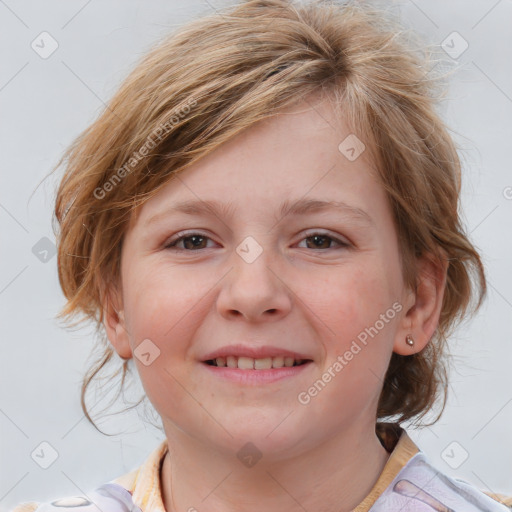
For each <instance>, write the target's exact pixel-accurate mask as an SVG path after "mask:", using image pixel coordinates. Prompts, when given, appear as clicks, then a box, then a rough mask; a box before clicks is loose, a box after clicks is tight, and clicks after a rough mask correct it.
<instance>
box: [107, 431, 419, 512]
mask: <svg viewBox="0 0 512 512" xmlns="http://www.w3.org/2000/svg"><path fill="white" fill-rule="evenodd" d="M376 432H377V435H378V437H379V439H380V441H381V443H382V445H383V446H384V448H386V450H387V451H388V452H390V456H389V459H388V460H387V462H386V464H385V466H384V469H383V471H382V473H381V475H380V476H379V478H378V480H377V482H376V483H375V485H374V486H373V487H372V489H371V491H370V493H369V494H368V495H367V496H366V498H364V500H363V501H362V502H361V503H360V504H359V505H358V506H357V507H356V508H355V509H354V510H353V512H368V511H369V510H370V508H371V507H372V505H373V504H374V503H375V501H377V499H378V498H379V496H380V495H381V494H382V493H383V492H384V490H385V489H386V488H387V487H388V486H389V484H390V483H391V482H392V481H393V479H394V478H395V476H396V475H397V474H398V473H399V472H400V470H401V469H402V468H403V467H404V466H405V465H406V464H407V462H408V461H409V460H410V459H411V458H412V457H413V456H414V455H415V454H416V453H418V452H419V451H420V450H419V448H418V447H417V446H416V444H414V442H413V441H412V440H411V438H410V437H409V436H408V435H407V432H406V431H405V430H404V429H403V428H401V427H400V426H399V425H398V424H395V423H378V424H377V429H376ZM167 450H168V446H167V440H164V441H162V442H161V443H160V445H158V447H157V448H155V450H153V452H151V454H150V455H149V457H148V458H147V459H146V461H145V462H144V463H143V464H142V466H140V467H139V468H138V469H135V470H133V471H132V472H130V473H128V474H126V475H123V476H121V477H119V478H116V479H115V480H113V482H114V483H118V484H120V485H122V486H123V487H124V488H125V489H127V490H128V491H129V492H130V493H131V494H132V500H133V502H134V504H135V505H137V506H138V507H139V508H140V509H141V510H143V511H151V512H166V510H165V507H164V504H163V500H162V489H161V485H160V474H161V467H162V463H163V460H164V457H165V455H166V453H167Z"/></svg>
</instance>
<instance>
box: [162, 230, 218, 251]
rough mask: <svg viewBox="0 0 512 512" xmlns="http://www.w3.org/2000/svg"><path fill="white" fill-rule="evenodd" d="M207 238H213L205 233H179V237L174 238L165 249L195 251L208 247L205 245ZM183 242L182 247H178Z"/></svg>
mask: <svg viewBox="0 0 512 512" xmlns="http://www.w3.org/2000/svg"><path fill="white" fill-rule="evenodd" d="M206 240H211V239H210V238H209V237H207V236H206V235H204V234H203V233H188V234H181V233H178V238H174V239H172V240H170V241H169V242H168V243H166V244H165V246H164V249H175V250H178V251H195V250H198V249H206V248H207V247H205V246H204V243H205V241H206ZM181 242H183V246H182V247H178V244H179V243H181Z"/></svg>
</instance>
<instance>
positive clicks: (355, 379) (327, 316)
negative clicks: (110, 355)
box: [110, 100, 409, 457]
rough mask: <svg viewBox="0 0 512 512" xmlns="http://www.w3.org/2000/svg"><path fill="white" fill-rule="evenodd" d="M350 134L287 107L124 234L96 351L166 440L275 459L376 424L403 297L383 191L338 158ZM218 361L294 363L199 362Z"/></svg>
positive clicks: (184, 178) (172, 186)
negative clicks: (134, 380)
mask: <svg viewBox="0 0 512 512" xmlns="http://www.w3.org/2000/svg"><path fill="white" fill-rule="evenodd" d="M312 105H313V106H314V108H312ZM349 134H350V130H349V129H348V128H347V127H346V126H344V124H343V122H342V121H341V120H339V119H335V118H334V117H333V115H332V107H331V106H330V104H329V103H328V102H327V101H326V100H322V101H317V102H316V103H315V102H313V103H311V102H309V103H301V104H299V105H297V106H296V107H294V108H293V109H289V110H287V111H286V112H284V113H282V114H280V115H278V116H277V117H273V118H272V119H269V120H265V121H263V122H261V123H259V124H258V125H255V126H253V127H251V128H250V129H248V130H247V131H245V132H244V133H242V134H240V135H238V136H237V137H236V138H234V139H232V140H231V141H230V142H228V143H226V144H225V145H223V146H221V147H220V148H218V149H217V150H216V151H215V152H213V153H211V154H209V155H208V156H207V157H205V158H203V159H202V160H201V161H199V162H197V163H196V164H194V165H193V166H191V167H190V168H188V169H186V170H185V171H184V172H183V173H182V174H180V175H179V176H178V178H176V179H174V180H173V181H171V182H169V183H168V184H167V185H166V186H165V187H164V188H163V189H161V190H160V191H159V192H158V194H157V195H156V196H154V197H152V198H151V199H150V200H149V201H147V202H146V203H145V204H144V206H143V207H142V208H141V210H140V212H139V215H138V217H137V219H136V221H135V222H134V223H132V225H131V227H130V229H129V231H128V232H127V234H126V237H125V240H124V245H123V251H122V261H121V280H122V292H120V296H119V309H120V310H121V311H122V315H121V320H120V323H119V325H118V326H117V327H116V334H115V335H112V336H110V338H111V341H113V343H114V344H115V347H116V350H117V351H118V352H119V354H121V355H123V356H124V357H130V356H131V355H133V356H134V357H135V364H136V365H137V369H138V372H139V374H140V378H141V381H142V384H143V386H144V388H145V391H146V393H147V395H148V398H149V399H150V401H151V402H152V403H153V405H154V407H155V408H156V410H157V411H158V413H159V414H160V416H161V417H162V421H163V425H164V428H165V431H166V434H167V436H168V438H169V437H170V436H180V435H181V436H183V435H187V436H189V437H191V438H194V439H196V440H198V441H200V442H201V443H205V444H207V445H209V446H210V447H211V446H215V448H216V449H219V450H225V451H226V452H228V451H229V452H230V453H233V451H235V452H236V451H237V450H238V449H239V448H240V446H243V445H244V444H245V443H246V442H248V441H252V442H253V443H254V444H256V446H258V447H259V449H260V450H262V451H267V452H268V453H273V454H274V456H275V457H279V456H281V454H284V453H288V454H292V453H300V452H301V451H302V450H307V449H311V448H312V447H314V446H315V445H318V444H320V443H321V442H323V441H324V440H325V439H326V438H330V437H333V436H336V435H340V433H342V432H344V431H347V429H350V428H357V425H358V424H362V423H370V424H372V425H373V424H374V422H375V413H376V408H377V400H378V397H379V393H380V390H381V387H382V383H383V378H384V374H385V372H386V369H387V366H388V363H389V359H390V357H391V354H392V351H393V348H394V346H396V343H397V339H398V338H399V337H400V338H402V337H404V332H405V331H404V330H403V323H404V315H405V311H406V309H407V308H406V303H407V302H408V301H409V292H408V291H407V289H406V288H405V286H404V282H403V279H402V272H401V267H400V260H399V252H398V242H397V236H396V231H395V228H394V224H393V220H392V214H391V210H390V207H389V205H388V202H387V199H386V196H385V193H384V190H383V188H382V186H381V184H380V183H379V182H378V180H377V178H376V176H375V175H374V174H373V173H372V169H371V165H370V164H369V163H368V162H367V161H366V159H365V157H366V154H365V153H364V152H363V153H362V154H361V156H359V158H357V159H355V160H354V161H351V160H349V159H348V158H347V157H346V156H345V155H344V154H343V153H342V152H341V151H340V150H339V149H338V146H339V145H340V143H341V142H342V141H343V140H344V139H345V138H346V137H347V136H348V135H349ZM349 154H350V153H349ZM350 156H352V155H351V154H350ZM306 201H308V203H307V202H306ZM313 201H315V202H317V203H314V202H313ZM183 202H188V203H189V207H188V209H187V208H184V209H182V210H180V209H179V208H177V207H178V205H179V204H180V203H183ZM320 202H333V203H334V202H336V203H337V206H333V205H330V206H329V205H328V206H325V207H323V208H320V207H313V206H315V205H316V206H318V205H319V204H320ZM207 203H208V204H209V205H210V206H212V205H215V209H214V210H197V209H196V210H197V211H196V210H194V208H193V207H192V206H191V205H196V206H199V207H205V205H206V204H207ZM308 204H309V208H308V207H307V206H308ZM294 205H296V206H297V205H298V207H297V208H293V206H294ZM283 208H284V210H283ZM226 347H227V348H226ZM221 349H225V352H223V353H222V354H223V356H224V359H225V362H226V364H228V363H229V361H231V365H233V361H235V363H236V361H238V360H237V359H233V358H234V357H236V356H240V357H242V356H245V357H247V356H248V355H251V354H252V355H253V356H254V358H256V359H258V360H263V361H260V362H259V363H257V364H258V365H259V366H261V367H264V368H265V367H268V366H269V365H275V366H276V367H277V366H280V365H282V364H283V362H284V359H280V358H279V356H280V355H283V356H285V355H287V356H288V357H291V356H290V354H292V355H295V359H304V360H305V362H304V363H303V364H301V365H300V366H293V367H285V368H284V369H283V368H281V369H279V368H270V369H239V368H231V367H224V368H223V367H214V366H211V365H210V364H208V363H206V362H205V361H206V360H208V359H211V357H212V353H213V352H215V351H217V350H221ZM244 349H245V350H246V352H244ZM229 354H231V355H232V356H233V357H232V358H231V359H230V360H228V357H227V356H228V355H229ZM272 356H273V357H272ZM269 357H270V359H269ZM288 361H289V360H288ZM219 363H220V364H221V365H222V364H223V363H224V361H223V360H222V359H221V360H220V361H219ZM239 364H240V366H244V365H245V364H247V365H252V364H253V360H252V359H247V358H244V359H241V360H240V362H239ZM288 364H290V363H289V362H288ZM319 381H321V384H319ZM315 383H316V387H315Z"/></svg>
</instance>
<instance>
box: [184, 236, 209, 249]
mask: <svg viewBox="0 0 512 512" xmlns="http://www.w3.org/2000/svg"><path fill="white" fill-rule="evenodd" d="M190 240H194V241H195V242H192V245H191V246H189V247H187V245H189V244H187V242H188V241H190ZM200 240H204V237H202V236H195V235H192V236H188V237H187V238H185V240H184V242H185V246H186V247H187V249H193V248H197V247H199V245H200V243H201V242H199V243H196V242H198V241H200Z"/></svg>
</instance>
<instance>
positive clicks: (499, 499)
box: [371, 451, 512, 512]
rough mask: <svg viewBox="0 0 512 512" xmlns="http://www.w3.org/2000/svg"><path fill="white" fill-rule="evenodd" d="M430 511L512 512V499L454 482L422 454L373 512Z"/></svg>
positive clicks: (396, 478)
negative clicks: (511, 511)
mask: <svg viewBox="0 0 512 512" xmlns="http://www.w3.org/2000/svg"><path fill="white" fill-rule="evenodd" d="M430 509H432V510H464V511H467V512H473V511H474V512H477V511H481V510H486V511H488V512H509V511H510V510H512V497H507V496H503V495H500V494H491V493H485V492H482V491H481V490H479V489H477V488H476V487H474V486H472V485H470V484H469V483H467V482H465V481H463V480H459V479H455V478H451V477H449V476H448V475H445V474H443V473H442V472H440V471H439V470H437V469H436V468H435V467H434V466H432V465H431V464H430V462H429V461H428V459H427V458H426V456H425V454H424V453H423V452H421V451H420V452H418V453H417V454H416V455H415V456H414V457H412V458H411V459H410V460H409V462H407V464H406V465H405V466H404V467H403V468H402V469H401V470H400V472H399V473H398V474H397V475H396V477H395V478H394V479H393V481H392V482H391V483H390V485H389V486H388V487H387V488H386V489H385V491H384V492H383V493H382V494H381V496H380V497H379V498H378V499H377V501H376V502H375V504H374V506H373V507H372V508H371V512H384V511H386V512H389V511H391V510H408V511H410V512H416V511H417V512H420V511H424V510H430Z"/></svg>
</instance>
